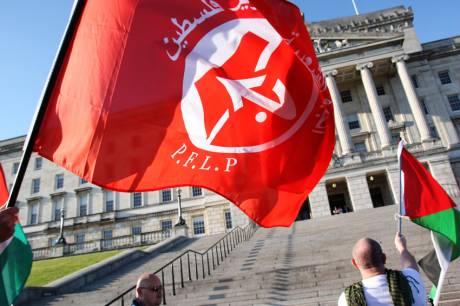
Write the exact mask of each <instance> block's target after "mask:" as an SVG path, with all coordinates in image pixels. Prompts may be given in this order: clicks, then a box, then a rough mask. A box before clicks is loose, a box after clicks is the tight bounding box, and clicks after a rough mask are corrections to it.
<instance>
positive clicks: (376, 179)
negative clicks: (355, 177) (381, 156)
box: [367, 172, 394, 207]
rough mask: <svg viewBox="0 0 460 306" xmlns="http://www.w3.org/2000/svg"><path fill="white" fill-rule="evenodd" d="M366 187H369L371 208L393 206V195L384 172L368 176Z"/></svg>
mask: <svg viewBox="0 0 460 306" xmlns="http://www.w3.org/2000/svg"><path fill="white" fill-rule="evenodd" d="M367 185H368V187H369V193H370V195H371V200H372V206H373V207H382V206H387V205H392V204H394V198H393V194H392V192H391V189H390V185H389V183H388V178H387V175H386V173H385V172H380V173H373V174H368V175H367Z"/></svg>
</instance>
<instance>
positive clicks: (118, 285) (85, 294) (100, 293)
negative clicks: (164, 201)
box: [20, 234, 223, 306]
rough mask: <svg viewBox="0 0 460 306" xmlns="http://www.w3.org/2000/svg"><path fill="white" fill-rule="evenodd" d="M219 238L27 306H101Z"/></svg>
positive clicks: (192, 242)
mask: <svg viewBox="0 0 460 306" xmlns="http://www.w3.org/2000/svg"><path fill="white" fill-rule="evenodd" d="M222 236H223V234H219V235H211V236H203V237H201V238H191V239H187V240H185V241H184V242H182V243H180V244H179V245H177V246H175V247H173V248H172V249H170V250H169V251H168V252H165V253H161V254H152V255H151V256H146V257H143V258H140V259H139V260H136V261H134V262H132V263H131V264H129V265H127V266H125V267H123V268H122V269H120V270H119V271H117V272H115V273H111V274H108V275H107V276H106V277H104V278H101V279H99V280H97V281H96V282H93V283H91V284H90V285H87V286H84V287H82V288H80V289H79V290H78V291H76V292H73V293H68V294H63V295H58V296H50V297H43V298H41V299H39V300H37V301H34V302H27V303H26V304H25V305H27V306H29V305H30V306H55V305H56V306H57V305H78V304H81V305H104V304H105V303H107V302H108V301H109V300H111V299H112V298H113V297H115V296H117V295H119V294H120V293H122V292H123V291H125V290H126V289H128V288H129V287H131V286H133V285H135V284H136V281H137V278H138V277H139V275H141V274H142V273H143V272H149V271H151V272H153V271H156V270H157V269H159V268H160V267H161V266H163V265H164V264H166V263H167V262H168V261H170V260H171V259H172V258H174V257H176V256H177V255H179V254H180V253H182V252H183V251H184V250H185V249H194V250H197V251H205V250H206V249H207V248H208V247H209V246H210V245H212V244H213V243H214V242H216V241H217V240H219V239H220V238H222ZM20 306H22V304H21V305H20Z"/></svg>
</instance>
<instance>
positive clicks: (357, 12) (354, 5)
mask: <svg viewBox="0 0 460 306" xmlns="http://www.w3.org/2000/svg"><path fill="white" fill-rule="evenodd" d="M351 1H352V2H353V7H354V8H355V13H356V16H358V15H359V11H358V7H357V6H356V3H355V0H351Z"/></svg>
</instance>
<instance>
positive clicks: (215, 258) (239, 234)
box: [105, 222, 257, 306]
mask: <svg viewBox="0 0 460 306" xmlns="http://www.w3.org/2000/svg"><path fill="white" fill-rule="evenodd" d="M256 230H257V227H256V225H255V224H254V223H252V222H251V223H250V224H248V225H246V226H245V227H244V228H241V227H239V226H237V227H235V228H234V229H232V230H231V231H230V232H228V233H227V234H226V235H225V236H223V237H222V238H221V239H219V240H218V241H217V242H215V243H214V244H213V245H211V246H210V247H209V248H208V249H207V250H206V251H204V252H203V253H201V252H198V251H195V250H190V249H189V250H186V251H184V252H182V253H181V254H180V255H178V256H176V257H175V258H174V259H172V260H170V261H169V262H168V263H166V264H165V265H163V266H162V267H161V268H159V269H158V270H157V271H155V272H154V273H153V274H155V275H157V276H159V277H160V279H161V283H162V284H163V292H162V293H163V294H162V298H163V305H166V295H165V291H166V287H167V286H168V285H169V286H171V290H172V294H173V295H174V296H175V295H176V285H177V284H176V279H175V277H176V275H175V273H174V266H175V264H176V266H177V265H179V270H180V282H179V284H178V285H180V286H181V288H184V284H185V283H184V269H183V263H184V261H185V262H186V268H187V267H188V273H187V274H186V275H185V277H186V278H188V281H190V282H191V281H193V276H194V277H195V280H198V279H200V276H201V279H205V278H206V275H208V276H210V275H211V270H215V269H216V268H217V266H219V265H220V264H221V263H222V262H223V261H224V259H225V258H227V255H229V254H230V252H231V251H233V249H234V248H235V247H236V246H237V245H239V244H240V243H242V242H243V241H246V240H249V239H250V238H251V237H252V235H254V233H255V231H256ZM222 245H223V246H222ZM209 252H211V254H210V253H209ZM184 257H185V258H184ZM200 257H201V260H198V259H199V258H200ZM205 257H206V259H205ZM193 260H194V263H195V267H194V268H195V269H194V270H193V271H192V269H191V265H190V264H191V263H193ZM200 262H201V266H200ZM211 262H212V266H211ZM169 266H170V267H171V279H170V280H169V282H167V283H166V282H165V270H166V269H167V268H168V267H169ZM199 266H200V268H199ZM192 268H193V267H192ZM186 272H187V270H186ZM158 274H160V275H158ZM135 288H136V286H135V285H134V286H132V287H130V288H129V289H127V290H125V291H124V292H123V293H121V294H120V295H118V296H117V297H115V298H114V299H112V300H111V301H110V302H108V303H107V304H105V306H109V305H112V304H113V303H115V302H116V301H118V300H120V301H121V306H124V305H125V300H124V298H125V296H126V295H127V294H128V293H130V292H131V291H132V290H134V289H135Z"/></svg>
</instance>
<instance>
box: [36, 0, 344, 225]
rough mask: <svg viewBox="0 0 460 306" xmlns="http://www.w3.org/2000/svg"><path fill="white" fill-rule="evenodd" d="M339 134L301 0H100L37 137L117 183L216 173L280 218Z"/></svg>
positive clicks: (68, 160)
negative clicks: (296, 3)
mask: <svg viewBox="0 0 460 306" xmlns="http://www.w3.org/2000/svg"><path fill="white" fill-rule="evenodd" d="M259 2H260V3H259ZM255 5H257V7H256V6H255ZM334 142H335V137H334V123H333V110H332V103H331V101H330V98H329V93H328V91H327V88H326V85H325V82H324V79H323V76H322V73H321V71H320V68H319V65H318V62H317V59H316V57H315V53H314V50H313V47H312V45H311V40H310V37H309V35H308V32H307V29H306V27H305V25H304V23H303V20H302V17H301V15H300V12H299V10H298V9H297V7H295V6H294V5H292V4H290V3H288V2H287V1H282V0H272V1H255V2H254V3H249V1H248V0H239V1H237V0H215V1H213V0H201V1H198V0H194V1H181V0H169V1H155V0H138V1H134V0H118V1H114V0H100V1H88V3H87V4H86V6H85V8H84V11H83V14H82V17H81V20H80V22H79V24H78V28H77V30H76V33H75V35H74V37H73V41H72V43H71V45H70V48H69V50H68V52H67V55H66V60H65V62H64V65H63V66H62V68H61V71H60V74H59V77H58V81H57V83H56V85H55V86H54V89H53V95H52V97H51V100H50V105H49V107H48V109H47V112H46V116H45V119H44V122H43V124H42V126H41V130H40V133H39V136H38V139H37V141H36V143H35V150H36V151H37V152H38V153H39V154H41V155H42V156H44V157H46V158H48V159H50V160H53V161H54V162H56V163H58V164H60V165H62V166H63V167H65V168H67V169H69V170H70V171H72V172H74V173H76V174H77V175H79V176H81V177H83V178H85V179H86V180H88V181H91V182H93V183H95V184H97V185H100V186H103V187H105V188H110V189H113V190H119V191H148V190H155V189H161V188H167V187H172V186H183V185H194V186H201V187H205V188H208V189H210V190H213V191H215V192H217V193H219V194H221V195H223V196H224V197H226V198H227V199H229V200H230V201H232V202H233V203H235V204H236V205H237V206H239V207H240V209H242V210H243V211H244V212H245V213H246V214H247V215H248V216H249V217H251V218H252V219H253V220H254V221H256V222H257V223H258V224H260V225H262V226H266V227H270V226H288V225H290V224H292V222H293V221H294V220H295V217H296V215H297V213H298V211H299V209H300V206H301V205H302V203H303V201H304V200H305V198H306V197H307V195H308V193H309V192H310V191H311V190H312V189H313V188H314V186H315V185H316V183H317V182H318V181H319V180H320V178H321V177H322V176H323V174H324V172H325V171H326V169H327V167H328V165H329V161H330V158H331V155H332V150H333V146H334Z"/></svg>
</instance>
